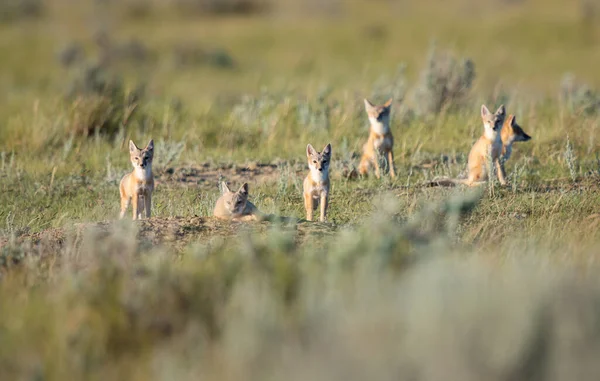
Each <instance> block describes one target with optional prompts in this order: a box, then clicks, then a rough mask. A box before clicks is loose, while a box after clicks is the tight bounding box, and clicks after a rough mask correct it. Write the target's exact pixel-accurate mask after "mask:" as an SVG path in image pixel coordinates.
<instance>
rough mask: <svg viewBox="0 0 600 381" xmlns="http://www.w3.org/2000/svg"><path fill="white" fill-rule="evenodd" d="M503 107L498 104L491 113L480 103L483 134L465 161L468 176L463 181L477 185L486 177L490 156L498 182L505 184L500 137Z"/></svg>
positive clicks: (503, 114)
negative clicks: (496, 108) (466, 161)
mask: <svg viewBox="0 0 600 381" xmlns="http://www.w3.org/2000/svg"><path fill="white" fill-rule="evenodd" d="M504 117H505V109H504V105H502V106H500V107H499V108H498V110H496V112H495V113H493V114H492V113H491V112H490V111H489V110H488V108H487V107H486V106H485V105H481V119H482V120H483V130H484V131H483V135H482V136H481V137H480V138H479V140H477V142H475V145H473V148H471V152H470V153H469V159H468V163H467V167H468V171H469V176H468V178H467V180H466V181H465V182H464V183H465V184H467V185H479V184H480V183H482V182H484V181H485V180H487V178H488V162H489V159H490V158H491V160H492V163H493V165H495V166H496V172H497V174H498V180H500V184H502V185H505V184H506V176H505V174H504V166H503V165H502V163H501V160H500V156H501V155H502V138H501V136H500V133H501V132H500V130H501V129H502V125H503V124H504Z"/></svg>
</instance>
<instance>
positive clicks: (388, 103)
mask: <svg viewBox="0 0 600 381" xmlns="http://www.w3.org/2000/svg"><path fill="white" fill-rule="evenodd" d="M391 106H392V98H390V99H388V100H387V102H385V103H384V104H383V107H385V108H390V107H391Z"/></svg>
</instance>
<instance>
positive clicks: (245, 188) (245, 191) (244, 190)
mask: <svg viewBox="0 0 600 381" xmlns="http://www.w3.org/2000/svg"><path fill="white" fill-rule="evenodd" d="M238 193H239V194H241V195H244V196H247V195H248V183H244V184H243V185H242V186H241V187H240V189H239V190H238Z"/></svg>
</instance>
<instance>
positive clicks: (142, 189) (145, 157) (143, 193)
mask: <svg viewBox="0 0 600 381" xmlns="http://www.w3.org/2000/svg"><path fill="white" fill-rule="evenodd" d="M153 157H154V140H150V143H148V145H147V146H146V148H144V149H139V148H138V146H136V145H135V143H134V142H133V141H132V140H130V141H129V159H130V160H131V164H132V165H133V171H132V172H131V173H128V174H126V175H125V176H123V178H122V179H121V184H120V186H119V191H120V193H121V215H120V218H123V217H125V212H126V211H127V208H128V207H129V203H130V202H131V204H132V207H133V219H134V220H136V219H138V218H142V217H143V213H144V210H145V211H146V218H150V211H151V207H152V191H154V176H153V175H152V158H153Z"/></svg>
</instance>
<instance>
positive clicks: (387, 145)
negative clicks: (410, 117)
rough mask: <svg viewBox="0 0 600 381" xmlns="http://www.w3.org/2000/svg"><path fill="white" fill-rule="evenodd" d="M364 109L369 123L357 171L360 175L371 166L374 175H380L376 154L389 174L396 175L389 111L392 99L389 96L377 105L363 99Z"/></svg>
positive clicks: (365, 172)
mask: <svg viewBox="0 0 600 381" xmlns="http://www.w3.org/2000/svg"><path fill="white" fill-rule="evenodd" d="M364 101H365V110H366V111H367V115H368V116H369V122H370V123H371V126H370V129H369V139H368V140H367V142H366V143H365V145H364V146H363V154H362V157H361V158H360V164H359V166H358V172H359V173H360V174H361V175H365V174H367V172H369V169H370V168H371V166H373V167H375V176H376V177H377V178H379V177H380V169H379V160H378V156H379V155H381V156H383V157H384V159H385V163H386V166H387V168H389V171H390V176H391V177H396V172H395V170H394V152H393V148H394V137H393V136H392V131H391V130H390V111H391V107H392V99H391V98H390V99H389V100H388V101H387V102H385V103H384V104H383V105H381V106H377V105H374V104H372V103H371V102H369V100H368V99H365V100H364Z"/></svg>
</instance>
